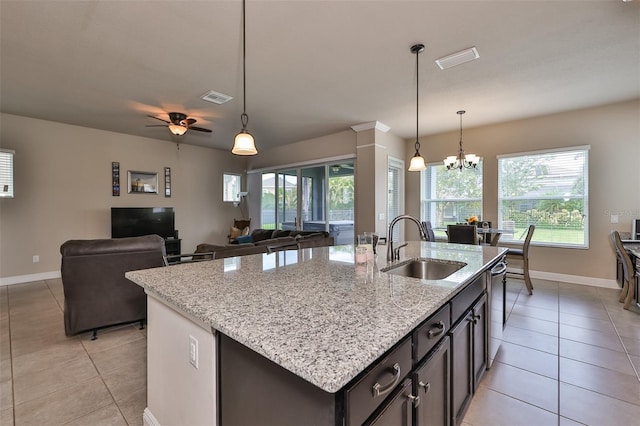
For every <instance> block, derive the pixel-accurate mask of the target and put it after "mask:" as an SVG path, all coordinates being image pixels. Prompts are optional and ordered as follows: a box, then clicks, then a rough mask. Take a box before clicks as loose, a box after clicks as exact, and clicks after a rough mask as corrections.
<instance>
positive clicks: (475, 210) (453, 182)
mask: <svg viewBox="0 0 640 426" xmlns="http://www.w3.org/2000/svg"><path fill="white" fill-rule="evenodd" d="M482 163H483V162H482V160H480V162H479V163H478V165H477V167H476V168H475V169H463V170H462V171H460V170H457V169H454V170H447V167H446V166H444V165H443V164H432V165H427V169H426V170H425V171H423V172H421V185H420V194H421V195H420V217H421V218H422V220H429V221H431V226H432V227H433V228H434V231H435V234H436V236H440V237H445V236H446V234H445V232H444V229H445V228H446V227H447V225H450V224H456V223H459V222H465V221H466V220H467V218H469V217H470V216H476V217H478V218H479V219H482Z"/></svg>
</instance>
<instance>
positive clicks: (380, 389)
mask: <svg viewBox="0 0 640 426" xmlns="http://www.w3.org/2000/svg"><path fill="white" fill-rule="evenodd" d="M409 371H411V337H408V338H406V339H405V340H404V341H403V342H402V343H401V344H400V345H399V346H398V347H397V348H395V349H394V350H393V351H392V352H391V353H389V354H388V355H387V356H385V357H384V358H383V359H382V360H380V361H376V362H375V363H374V366H373V368H372V369H371V370H370V371H369V372H367V373H366V374H365V376H364V377H362V378H361V379H360V380H359V381H358V382H356V383H355V384H354V385H353V386H351V387H350V388H349V389H347V391H346V395H345V397H346V401H345V411H346V417H347V424H348V425H361V424H362V422H364V421H365V420H366V419H367V418H368V417H369V416H370V415H371V414H372V413H373V411H374V410H375V409H376V408H377V407H378V406H379V405H380V404H381V403H382V402H383V401H384V400H385V398H387V396H389V394H391V393H392V391H393V390H394V389H395V388H396V386H397V385H398V384H399V383H400V381H401V380H402V379H403V378H404V377H406V376H407V374H408V373H409Z"/></svg>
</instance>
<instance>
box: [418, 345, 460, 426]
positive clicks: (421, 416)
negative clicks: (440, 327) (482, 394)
mask: <svg viewBox="0 0 640 426" xmlns="http://www.w3.org/2000/svg"><path fill="white" fill-rule="evenodd" d="M450 348H451V346H450V343H449V337H445V338H444V339H443V341H442V342H441V343H440V345H439V346H438V347H437V348H436V349H434V350H433V352H432V353H431V354H430V355H429V356H428V357H427V359H426V360H425V361H424V363H422V364H421V365H420V366H419V367H418V368H417V369H416V373H415V375H414V380H413V394H414V395H416V396H419V397H420V401H419V403H418V405H417V407H416V413H415V417H416V423H415V424H416V425H417V426H425V425H434V426H448V425H449V420H450V419H451V411H450V408H451V407H450V404H449V400H450V390H451V386H450V355H451V350H450Z"/></svg>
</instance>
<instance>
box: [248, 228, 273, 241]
mask: <svg viewBox="0 0 640 426" xmlns="http://www.w3.org/2000/svg"><path fill="white" fill-rule="evenodd" d="M271 234H273V229H254V230H253V232H252V233H251V238H252V239H253V242H254V243H256V242H258V241H262V240H267V239H269V238H271Z"/></svg>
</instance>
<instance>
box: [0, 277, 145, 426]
mask: <svg viewBox="0 0 640 426" xmlns="http://www.w3.org/2000/svg"><path fill="white" fill-rule="evenodd" d="M63 300H64V295H63V290H62V281H61V280H59V279H57V280H47V281H39V282H33V283H27V284H19V285H11V286H8V287H0V425H3V426H4V425H11V424H15V425H142V411H143V410H144V408H145V407H146V398H147V396H146V392H147V383H146V374H147V373H146V356H147V342H146V335H145V332H146V330H139V329H138V327H137V326H134V325H128V326H122V327H115V328H111V329H107V330H104V331H101V332H99V333H98V339H97V340H95V341H91V340H90V339H91V334H90V333H85V334H81V335H78V336H76V337H66V336H65V334H64V323H63V316H62V313H63Z"/></svg>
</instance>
